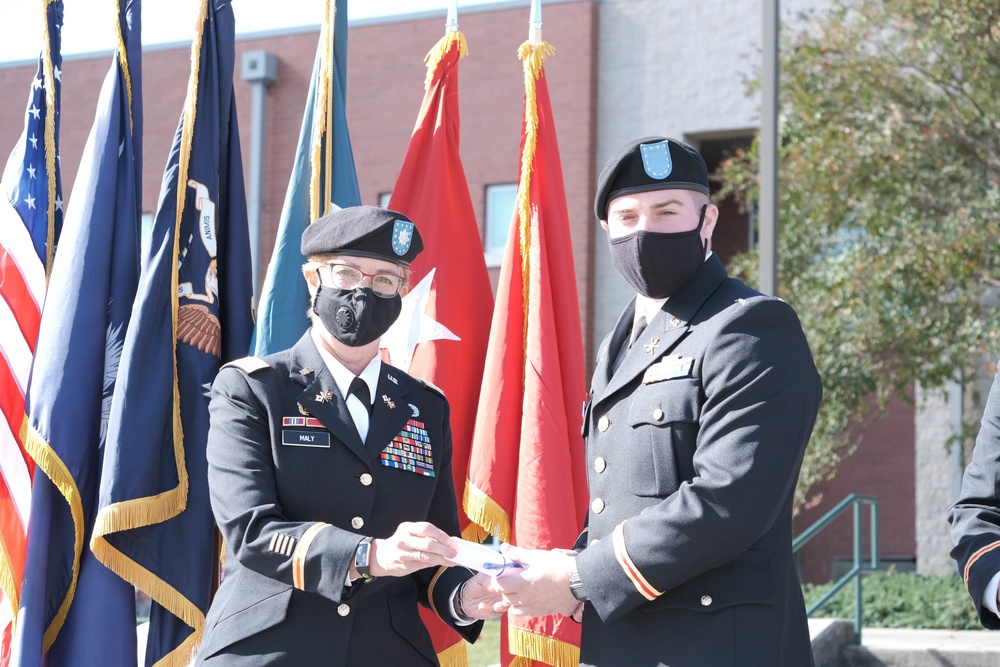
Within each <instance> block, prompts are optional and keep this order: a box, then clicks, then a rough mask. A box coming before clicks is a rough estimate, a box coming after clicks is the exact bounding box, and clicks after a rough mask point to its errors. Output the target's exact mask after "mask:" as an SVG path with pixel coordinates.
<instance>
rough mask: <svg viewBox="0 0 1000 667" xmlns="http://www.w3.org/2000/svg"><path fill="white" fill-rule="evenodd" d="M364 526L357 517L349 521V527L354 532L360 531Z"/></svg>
mask: <svg viewBox="0 0 1000 667" xmlns="http://www.w3.org/2000/svg"><path fill="white" fill-rule="evenodd" d="M364 525H365V520H364V519H362V518H361V517H359V516H356V517H354V518H353V519H351V527H352V528H354V530H361V529H362V528H364Z"/></svg>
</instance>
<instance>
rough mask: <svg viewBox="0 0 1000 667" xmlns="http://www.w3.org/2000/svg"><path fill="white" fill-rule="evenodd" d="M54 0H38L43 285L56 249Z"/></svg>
mask: <svg viewBox="0 0 1000 667" xmlns="http://www.w3.org/2000/svg"><path fill="white" fill-rule="evenodd" d="M53 2H54V0H44V2H43V3H42V40H43V41H42V54H43V55H42V69H43V73H42V76H44V77H45V84H44V85H45V173H46V174H48V179H49V182H48V186H49V206H48V227H49V229H48V235H47V236H46V238H45V285H46V286H48V284H49V273H50V272H51V271H52V258H53V256H54V255H55V252H56V77H55V70H54V68H53V66H52V48H51V42H50V41H49V40H50V39H51V37H50V35H49V19H48V7H49V5H51V4H52V3H53Z"/></svg>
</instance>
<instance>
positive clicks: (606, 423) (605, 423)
mask: <svg viewBox="0 0 1000 667" xmlns="http://www.w3.org/2000/svg"><path fill="white" fill-rule="evenodd" d="M610 426H611V420H610V419H608V416H607V415H604V416H603V417H601V418H600V419H598V420H597V429H598V430H599V431H600V432H601V433H604V432H605V431H607V430H608V428H609V427H610Z"/></svg>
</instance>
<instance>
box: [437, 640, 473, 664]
mask: <svg viewBox="0 0 1000 667" xmlns="http://www.w3.org/2000/svg"><path fill="white" fill-rule="evenodd" d="M437 657H438V662H440V663H441V667H468V665H469V653H468V651H467V650H466V648H465V641H463V640H459V642H458V643H457V644H453V645H451V646H449V647H448V648H446V649H445V650H443V651H441V652H440V653H438V654H437Z"/></svg>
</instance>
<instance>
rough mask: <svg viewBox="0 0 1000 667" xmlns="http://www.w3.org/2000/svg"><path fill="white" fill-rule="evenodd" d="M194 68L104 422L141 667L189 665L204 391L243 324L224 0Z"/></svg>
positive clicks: (203, 23)
mask: <svg viewBox="0 0 1000 667" xmlns="http://www.w3.org/2000/svg"><path fill="white" fill-rule="evenodd" d="M191 60H192V62H191V76H190V79H189V82H188V93H187V99H186V101H185V105H184V109H183V111H182V114H181V119H180V124H179V126H178V129H177V134H176V136H175V137H174V143H173V146H172V148H171V152H170V157H169V160H168V163H167V168H166V171H165V172H164V175H163V185H162V189H161V192H160V202H159V206H158V209H157V212H156V218H155V221H154V223H153V230H152V240H151V243H150V250H149V257H146V258H145V261H144V263H143V272H142V279H141V281H140V284H139V291H138V294H137V297H136V307H135V309H134V311H133V313H132V321H131V322H130V323H129V328H128V334H127V335H126V337H125V348H124V351H123V354H122V360H121V366H120V369H119V373H118V382H117V384H116V386H115V392H114V398H113V401H112V411H111V418H110V421H109V425H108V442H107V451H106V452H105V468H104V469H105V473H104V476H103V477H102V480H101V498H100V505H101V506H100V510H99V514H98V517H97V521H96V523H95V526H94V533H93V537H92V540H91V545H92V548H93V550H94V553H95V554H97V557H98V558H100V560H101V561H102V562H103V563H105V564H106V565H107V566H108V567H109V568H111V569H112V570H114V571H115V572H116V573H118V574H119V575H120V576H122V577H123V578H124V579H126V580H127V581H129V582H130V583H132V584H134V585H135V586H136V587H137V588H138V589H139V590H141V591H143V592H145V593H146V594H148V595H149V596H150V597H151V598H152V599H153V608H152V611H151V616H150V625H149V634H148V639H147V644H146V664H147V665H151V664H154V663H155V664H158V665H183V664H187V662H188V660H189V658H190V656H191V653H192V651H193V650H194V649H195V648H196V647H197V645H198V643H199V642H200V640H201V633H202V629H203V627H204V622H205V613H206V611H207V610H208V606H209V602H210V595H211V588H212V572H213V570H214V567H213V565H214V562H215V557H214V535H215V531H214V525H215V524H214V521H213V519H212V513H211V509H210V507H209V499H208V482H207V464H206V460H205V441H206V438H207V435H208V392H209V388H210V386H211V384H212V381H213V379H214V378H215V375H216V373H217V372H218V370H219V367H220V365H221V364H222V363H224V362H225V361H228V360H231V359H235V358H239V357H243V356H245V355H246V351H247V348H248V345H249V343H250V335H251V331H252V328H253V320H252V312H251V299H252V289H251V279H250V244H249V234H248V231H247V211H246V196H245V193H244V185H243V167H242V162H241V156H240V140H239V128H238V126H237V120H236V103H235V96H234V94H233V66H234V60H235V35H234V27H233V9H232V6H231V4H230V2H228V1H223V0H203V2H202V3H201V9H200V14H199V17H198V22H197V27H196V32H195V36H194V41H193V44H192V54H191Z"/></svg>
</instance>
